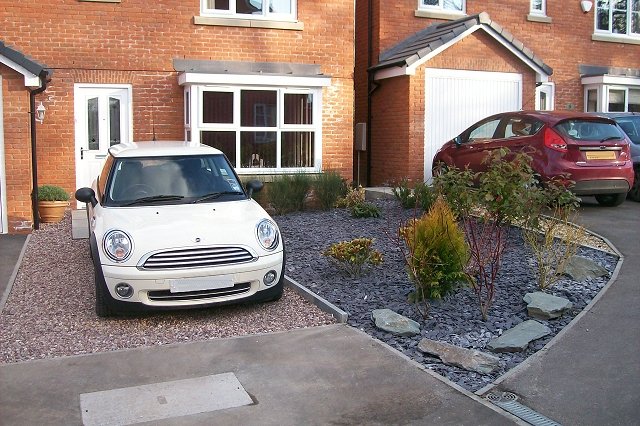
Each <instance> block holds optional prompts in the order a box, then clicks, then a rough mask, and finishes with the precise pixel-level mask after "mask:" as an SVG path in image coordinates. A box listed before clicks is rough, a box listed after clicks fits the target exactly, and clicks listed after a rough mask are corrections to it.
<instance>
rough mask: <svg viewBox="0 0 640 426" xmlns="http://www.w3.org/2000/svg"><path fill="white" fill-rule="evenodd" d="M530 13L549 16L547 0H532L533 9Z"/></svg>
mask: <svg viewBox="0 0 640 426" xmlns="http://www.w3.org/2000/svg"><path fill="white" fill-rule="evenodd" d="M529 13H531V14H532V15H540V16H547V2H546V0H531V9H530V11H529Z"/></svg>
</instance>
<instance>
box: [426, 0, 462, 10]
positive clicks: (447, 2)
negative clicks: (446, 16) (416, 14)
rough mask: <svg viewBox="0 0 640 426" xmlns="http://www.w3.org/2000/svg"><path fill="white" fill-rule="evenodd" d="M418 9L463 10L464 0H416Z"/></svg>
mask: <svg viewBox="0 0 640 426" xmlns="http://www.w3.org/2000/svg"><path fill="white" fill-rule="evenodd" d="M418 9H422V10H445V11H451V12H464V11H465V0H418Z"/></svg>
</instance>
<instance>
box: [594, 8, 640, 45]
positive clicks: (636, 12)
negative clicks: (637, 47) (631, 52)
mask: <svg viewBox="0 0 640 426" xmlns="http://www.w3.org/2000/svg"><path fill="white" fill-rule="evenodd" d="M596 3H597V9H596V32H600V33H611V34H616V35H622V36H632V37H640V1H638V0H597V1H596Z"/></svg>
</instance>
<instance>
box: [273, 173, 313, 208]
mask: <svg viewBox="0 0 640 426" xmlns="http://www.w3.org/2000/svg"><path fill="white" fill-rule="evenodd" d="M310 190H311V178H310V177H309V175H307V174H305V173H295V174H291V175H282V176H278V177H276V178H275V179H274V180H273V182H271V183H270V184H269V193H268V194H269V202H270V203H271V205H272V206H273V208H274V210H275V212H276V214H284V213H288V212H292V211H300V210H303V208H304V200H305V199H306V198H307V196H308V195H309V191H310Z"/></svg>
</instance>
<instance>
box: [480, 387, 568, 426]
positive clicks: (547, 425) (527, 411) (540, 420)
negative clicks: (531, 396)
mask: <svg viewBox="0 0 640 426" xmlns="http://www.w3.org/2000/svg"><path fill="white" fill-rule="evenodd" d="M486 399H487V400H489V401H491V402H492V403H493V404H495V405H497V406H498V407H500V408H502V409H503V410H505V411H508V412H509V413H511V414H513V415H514V416H516V417H519V418H520V419H522V420H524V421H525V422H527V423H529V424H531V425H533V426H561V425H560V423H556V422H554V421H553V420H551V419H549V418H547V417H545V416H543V415H542V414H540V413H537V412H535V411H533V410H532V409H531V408H529V407H526V406H524V405H522V404H520V403H519V402H518V397H517V396H516V395H515V394H513V393H511V392H502V393H501V394H495V393H493V392H491V393H489V394H488V395H487V396H486Z"/></svg>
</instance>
